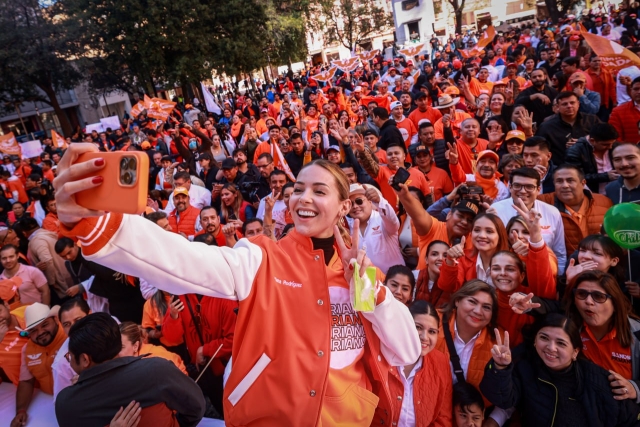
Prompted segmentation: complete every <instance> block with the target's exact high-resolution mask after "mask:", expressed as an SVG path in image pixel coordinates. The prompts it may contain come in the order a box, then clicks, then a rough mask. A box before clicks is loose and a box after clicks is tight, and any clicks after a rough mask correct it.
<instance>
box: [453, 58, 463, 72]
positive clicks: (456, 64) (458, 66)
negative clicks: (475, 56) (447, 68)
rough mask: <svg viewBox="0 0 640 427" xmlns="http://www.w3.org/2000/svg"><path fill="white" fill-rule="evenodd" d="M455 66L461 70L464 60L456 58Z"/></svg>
mask: <svg viewBox="0 0 640 427" xmlns="http://www.w3.org/2000/svg"><path fill="white" fill-rule="evenodd" d="M453 68H455V69H456V70H459V69H461V68H462V61H460V60H459V59H454V60H453Z"/></svg>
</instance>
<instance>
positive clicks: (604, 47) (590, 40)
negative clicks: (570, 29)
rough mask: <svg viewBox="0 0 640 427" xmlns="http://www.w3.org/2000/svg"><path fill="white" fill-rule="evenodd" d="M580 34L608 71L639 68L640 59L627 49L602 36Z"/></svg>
mask: <svg viewBox="0 0 640 427" xmlns="http://www.w3.org/2000/svg"><path fill="white" fill-rule="evenodd" d="M580 34H582V37H584V39H585V41H586V42H587V44H588V45H589V46H590V47H591V49H592V50H593V51H594V52H595V54H596V55H598V56H599V57H600V59H601V60H602V65H603V66H604V67H606V68H607V69H608V70H611V71H616V70H621V69H623V68H627V67H631V66H632V65H635V66H637V67H640V58H638V55H636V54H635V53H633V52H631V51H630V50H629V49H626V48H624V47H622V46H621V45H619V44H618V43H616V42H614V41H611V40H608V39H607V38H605V37H602V36H598V35H595V34H591V33H587V32H584V31H583V32H581V33H580Z"/></svg>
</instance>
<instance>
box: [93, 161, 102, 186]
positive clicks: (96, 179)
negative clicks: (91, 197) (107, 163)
mask: <svg viewBox="0 0 640 427" xmlns="http://www.w3.org/2000/svg"><path fill="white" fill-rule="evenodd" d="M103 162H104V160H103ZM103 180H104V178H103V177H101V176H94V177H93V178H92V179H91V182H92V183H94V184H102V181H103Z"/></svg>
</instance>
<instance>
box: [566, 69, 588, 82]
mask: <svg viewBox="0 0 640 427" xmlns="http://www.w3.org/2000/svg"><path fill="white" fill-rule="evenodd" d="M569 80H570V82H571V83H573V82H582V83H586V82H587V76H586V75H585V74H584V73H583V72H580V71H577V72H575V73H573V74H572V75H571V78H570V79H569Z"/></svg>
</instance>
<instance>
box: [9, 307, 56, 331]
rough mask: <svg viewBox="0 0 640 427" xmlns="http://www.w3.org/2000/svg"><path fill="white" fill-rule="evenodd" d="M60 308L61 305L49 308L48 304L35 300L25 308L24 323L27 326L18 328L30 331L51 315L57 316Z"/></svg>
mask: <svg viewBox="0 0 640 427" xmlns="http://www.w3.org/2000/svg"><path fill="white" fill-rule="evenodd" d="M59 310H60V306H59V305H54V306H53V307H51V308H49V306H48V305H45V304H42V303H40V302H34V303H33V304H31V305H30V306H28V307H27V308H25V310H24V324H25V325H26V326H25V328H24V329H20V328H17V329H18V330H19V331H29V330H31V329H33V328H35V327H36V326H38V325H39V324H40V323H42V322H44V321H45V320H47V319H48V318H49V317H56V316H57V315H58V311H59Z"/></svg>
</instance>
